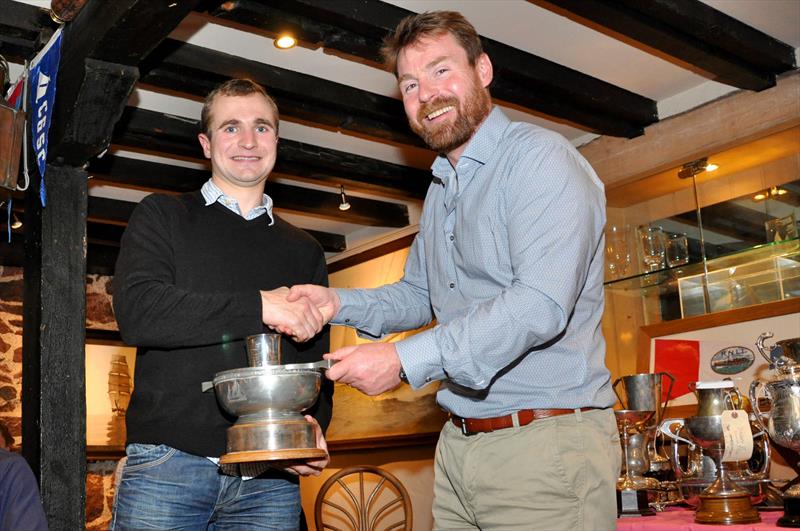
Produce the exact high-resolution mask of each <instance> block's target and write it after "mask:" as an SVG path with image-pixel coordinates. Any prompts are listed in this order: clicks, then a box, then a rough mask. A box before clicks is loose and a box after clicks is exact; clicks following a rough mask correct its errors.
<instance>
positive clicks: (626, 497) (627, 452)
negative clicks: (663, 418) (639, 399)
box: [614, 409, 660, 516]
mask: <svg viewBox="0 0 800 531" xmlns="http://www.w3.org/2000/svg"><path fill="white" fill-rule="evenodd" d="M654 414H655V411H638V410H630V409H621V410H616V411H614V415H615V416H616V418H617V429H618V430H619V435H620V443H621V446H622V468H623V471H622V475H621V476H620V477H619V479H618V480H617V516H653V515H655V514H656V513H655V511H653V509H651V508H650V505H649V499H648V489H657V488H659V486H660V485H659V482H658V480H656V479H654V478H647V477H644V476H642V474H643V473H644V472H647V470H648V469H649V466H650V462H649V458H648V452H647V436H646V434H645V431H646V426H647V423H648V421H649V420H650V419H651V418H652V417H653V415H654Z"/></svg>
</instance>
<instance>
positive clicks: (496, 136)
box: [431, 107, 511, 179]
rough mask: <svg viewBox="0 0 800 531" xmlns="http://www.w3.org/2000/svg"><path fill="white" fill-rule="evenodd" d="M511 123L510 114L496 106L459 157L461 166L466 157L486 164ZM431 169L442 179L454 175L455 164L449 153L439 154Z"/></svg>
mask: <svg viewBox="0 0 800 531" xmlns="http://www.w3.org/2000/svg"><path fill="white" fill-rule="evenodd" d="M510 124H511V120H509V119H508V116H506V115H505V113H504V112H503V111H502V110H500V108H499V107H494V108H493V109H492V111H491V112H490V113H489V116H487V117H486V119H485V120H484V121H483V123H482V124H481V125H480V126H479V127H478V130H477V131H475V134H474V135H472V138H471V139H470V140H469V143H468V144H467V147H466V149H465V150H464V152H463V153H462V154H461V157H460V158H459V164H458V165H459V167H460V166H461V162H462V161H464V159H470V160H474V161H475V162H477V163H478V164H481V165H482V164H485V163H486V161H487V160H489V159H490V158H491V157H492V155H493V154H494V152H495V150H496V149H497V147H498V146H499V145H500V142H501V140H502V138H503V134H504V133H505V131H506V129H508V126H509V125H510ZM431 170H432V171H433V175H434V176H436V177H439V178H440V179H442V178H444V177H446V176H448V175H452V173H453V166H452V165H451V164H450V160H448V158H447V155H439V156H437V157H436V159H434V161H433V164H432V165H431Z"/></svg>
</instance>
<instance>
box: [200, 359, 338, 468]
mask: <svg viewBox="0 0 800 531" xmlns="http://www.w3.org/2000/svg"><path fill="white" fill-rule="evenodd" d="M313 365H314V364H296V365H266V366H261V367H245V368H241V369H231V370H227V371H222V372H219V373H217V374H216V375H215V376H214V381H213V386H214V392H215V394H216V396H217V401H218V402H219V404H220V406H221V407H222V409H224V410H225V411H226V412H227V413H229V414H230V415H233V416H236V417H238V420H237V421H236V423H235V424H234V425H233V426H231V427H229V428H228V431H227V453H226V454H224V455H223V456H221V457H220V463H222V464H227V463H243V462H253V461H274V460H287V459H311V458H318V457H323V456H325V455H326V452H325V450H322V449H319V448H317V447H316V437H315V433H314V427H313V425H312V424H311V423H309V422H308V421H307V420H306V419H305V418H304V417H303V415H302V414H301V412H302V411H303V410H305V409H308V408H309V407H311V406H313V405H314V402H316V400H317V397H318V395H319V391H320V387H321V380H322V375H321V373H320V370H319V369H318V368H312V367H311V366H313Z"/></svg>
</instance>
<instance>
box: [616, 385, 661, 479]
mask: <svg viewBox="0 0 800 531" xmlns="http://www.w3.org/2000/svg"><path fill="white" fill-rule="evenodd" d="M664 378H667V379H668V380H669V386H668V387H667V394H666V399H665V400H664V401H663V402H662V401H661V397H662V393H661V389H662V383H663V381H664ZM674 383H675V378H674V377H673V376H672V375H671V374H670V373H668V372H658V373H642V374H632V375H630V376H623V377H622V378H617V380H616V381H615V382H614V384H613V385H612V387H613V389H614V393H615V394H616V395H617V398H618V399H619V402H620V404H622V407H623V408H624V409H627V410H636V411H654V412H655V414H654V415H653V416H652V417H650V420H649V421H648V422H647V424H646V425H645V430H644V433H643V434H642V436H643V437H646V439H647V454H648V455H647V457H648V461H649V463H650V464H649V467H648V469H647V470H645V471H644V472H645V473H649V475H650V476H651V477H654V478H656V479H658V480H659V481H667V480H668V479H669V477H668V475H669V472H670V469H671V465H670V461H669V458H667V457H665V456H663V455H661V454H660V453H659V452H658V447H657V445H656V441H657V437H658V434H659V433H660V432H659V431H658V426H660V425H661V420H662V418H663V417H664V410H665V409H666V408H667V404H668V403H669V400H670V397H671V395H672V386H673V384H674ZM619 384H622V389H623V390H624V393H623V394H624V397H625V398H623V395H621V394H620V392H619V390H618V387H619Z"/></svg>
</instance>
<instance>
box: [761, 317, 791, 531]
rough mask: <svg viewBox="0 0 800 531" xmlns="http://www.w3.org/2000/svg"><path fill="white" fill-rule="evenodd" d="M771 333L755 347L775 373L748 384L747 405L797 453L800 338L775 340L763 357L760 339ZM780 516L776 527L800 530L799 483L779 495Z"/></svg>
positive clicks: (775, 436)
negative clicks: (764, 407)
mask: <svg viewBox="0 0 800 531" xmlns="http://www.w3.org/2000/svg"><path fill="white" fill-rule="evenodd" d="M770 337H772V334H771V333H766V334H761V335H760V336H758V339H757V340H756V346H757V347H758V350H759V351H761V355H762V356H764V358H765V359H766V360H767V361H768V362H769V364H770V368H774V369H775V372H776V374H775V375H774V376H773V377H772V378H771V379H770V381H768V382H766V383H762V382H761V381H759V380H753V381H752V383H751V384H750V402H751V403H752V404H753V411H754V412H755V417H756V420H757V421H758V422H759V423H760V424H761V426H762V427H763V428H764V429H765V430H767V432H768V433H769V435H770V437H772V440H773V441H774V442H775V443H776V444H779V445H781V446H783V447H785V448H788V449H790V450H792V451H793V452H800V364H798V363H797V361H798V359H800V337H795V338H792V339H784V340H782V341H777V342H776V346H775V347H773V348H771V349H770V353H769V354H767V352H765V350H764V340H765V339H768V338H770ZM762 385H763V398H765V399H766V400H767V401H769V403H770V406H771V407H770V409H769V412H768V413H765V412H762V411H761V407H760V402H759V400H760V399H761V398H762V396H759V389H761V388H762ZM783 508H784V513H783V516H782V517H781V518H780V519H778V522H777V525H778V527H800V484H797V483H795V484H794V485H791V486H790V487H789V488H788V489H787V490H786V491H785V492H784V493H783Z"/></svg>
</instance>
